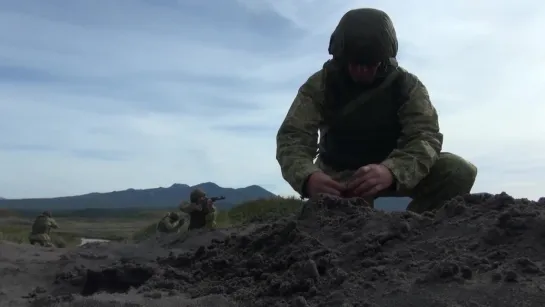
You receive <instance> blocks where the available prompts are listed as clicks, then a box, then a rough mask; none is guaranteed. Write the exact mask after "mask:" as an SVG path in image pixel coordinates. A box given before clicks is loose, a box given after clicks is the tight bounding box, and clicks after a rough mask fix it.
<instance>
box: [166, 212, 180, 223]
mask: <svg viewBox="0 0 545 307" xmlns="http://www.w3.org/2000/svg"><path fill="white" fill-rule="evenodd" d="M169 216H170V219H171V220H173V221H177V220H179V219H180V216H179V215H178V214H177V213H176V212H170V214H169Z"/></svg>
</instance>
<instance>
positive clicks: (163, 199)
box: [0, 182, 275, 210]
mask: <svg viewBox="0 0 545 307" xmlns="http://www.w3.org/2000/svg"><path fill="white" fill-rule="evenodd" d="M194 188H201V189H203V190H204V191H205V192H206V193H207V194H208V195H209V196H225V197H226V199H225V200H222V201H218V202H217V203H216V205H217V206H218V207H219V208H222V209H229V208H231V207H233V206H235V205H238V204H240V203H242V202H245V201H249V200H254V199H259V198H270V197H273V196H275V194H273V193H271V192H269V191H267V190H265V189H264V188H262V187H260V186H257V185H252V186H248V187H245V188H239V189H232V188H223V187H220V186H218V185H217V184H215V183H212V182H206V183H201V184H198V185H196V186H189V185H186V184H173V185H172V186H170V187H168V188H154V189H142V190H136V189H128V190H124V191H114V192H109V193H90V194H85V195H77V196H68V197H56V198H29V199H0V208H6V209H17V210H81V209H87V208H99V209H105V208H108V209H123V208H146V209H152V208H153V209H154V208H158V209H162V208H172V207H176V206H178V205H179V204H180V202H181V201H182V200H189V194H190V193H191V191H192V190H193V189H194Z"/></svg>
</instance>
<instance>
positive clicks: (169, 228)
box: [157, 212, 184, 237]
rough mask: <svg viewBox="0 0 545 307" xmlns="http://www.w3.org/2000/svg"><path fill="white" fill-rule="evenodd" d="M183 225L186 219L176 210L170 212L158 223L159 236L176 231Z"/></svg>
mask: <svg viewBox="0 0 545 307" xmlns="http://www.w3.org/2000/svg"><path fill="white" fill-rule="evenodd" d="M183 225H184V220H183V219H180V216H179V215H178V214H177V213H176V212H169V213H167V214H166V215H165V216H164V217H163V218H162V219H161V220H160V221H159V223H157V236H158V237H159V236H163V235H165V234H170V233H176V232H178V231H180V228H181V227H182V226H183Z"/></svg>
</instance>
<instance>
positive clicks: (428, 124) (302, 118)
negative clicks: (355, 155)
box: [276, 67, 443, 196]
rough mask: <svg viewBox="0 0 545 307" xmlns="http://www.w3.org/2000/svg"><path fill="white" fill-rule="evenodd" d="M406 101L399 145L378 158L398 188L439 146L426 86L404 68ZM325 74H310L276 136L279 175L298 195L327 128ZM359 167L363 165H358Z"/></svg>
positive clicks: (410, 183)
mask: <svg viewBox="0 0 545 307" xmlns="http://www.w3.org/2000/svg"><path fill="white" fill-rule="evenodd" d="M398 69H399V70H400V71H401V74H402V77H403V78H404V80H405V81H404V82H406V84H405V88H406V89H407V91H408V93H405V94H406V97H408V98H407V99H406V101H404V102H403V103H402V105H401V106H400V108H399V111H398V119H399V122H400V124H401V128H402V130H401V137H400V138H399V139H398V142H397V148H396V149H394V150H393V151H392V152H391V153H390V155H389V156H388V157H387V158H386V159H385V160H384V161H383V162H382V164H383V165H385V166H386V167H388V168H389V169H390V170H391V172H392V173H393V176H394V179H395V184H396V190H410V189H412V188H414V187H415V186H416V185H417V184H418V183H419V182H420V180H422V179H423V178H424V177H425V176H427V175H428V173H429V172H430V169H431V167H432V166H433V164H434V163H435V161H436V160H437V158H438V156H439V152H440V151H441V148H442V142H443V135H442V134H441V133H440V132H439V123H438V115H437V112H436V110H435V108H434V106H433V105H432V103H431V101H430V98H429V95H428V92H427V90H426V87H425V86H424V85H423V84H422V82H420V80H419V79H418V78H417V77H416V76H414V75H413V74H410V73H409V72H407V71H406V70H404V69H402V68H400V67H399V68H398ZM324 88H325V85H324V72H323V71H322V70H320V71H318V72H317V73H315V74H313V75H312V76H311V77H310V78H309V79H308V80H307V81H306V82H305V83H304V84H303V85H302V86H301V87H300V88H299V91H298V93H297V96H296V97H295V99H294V101H293V103H292V105H291V107H290V109H289V111H288V113H287V115H286V117H285V119H284V121H283V123H282V125H281V126H280V128H279V130H278V133H277V136H276V144H277V145H276V159H277V160H278V163H279V164H280V167H281V171H282V176H283V177H284V179H285V180H286V181H287V182H288V183H289V184H290V185H291V186H292V188H293V189H294V190H295V191H297V192H298V193H299V194H301V195H304V196H305V191H303V187H304V184H305V182H306V180H307V178H308V177H309V176H310V174H312V173H313V172H316V171H318V170H319V168H318V166H317V165H316V164H314V159H315V158H316V156H317V151H318V132H319V131H320V134H323V133H324V131H326V130H327V128H328V122H327V121H326V116H325V114H326V112H328V111H326V107H325V94H324ZM362 166H363V165H362Z"/></svg>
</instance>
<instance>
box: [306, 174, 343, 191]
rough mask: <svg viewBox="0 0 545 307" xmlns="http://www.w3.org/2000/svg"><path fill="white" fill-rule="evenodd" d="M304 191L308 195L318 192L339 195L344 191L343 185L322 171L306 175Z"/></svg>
mask: <svg viewBox="0 0 545 307" xmlns="http://www.w3.org/2000/svg"><path fill="white" fill-rule="evenodd" d="M306 192H307V194H308V195H309V196H310V197H314V196H317V195H318V194H329V195H334V196H341V194H342V193H343V192H344V187H343V185H342V184H340V183H339V182H337V181H335V180H333V179H332V178H331V177H329V176H328V175H327V174H325V173H324V172H321V171H318V172H315V173H313V174H312V175H310V177H308V181H307V185H306Z"/></svg>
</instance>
